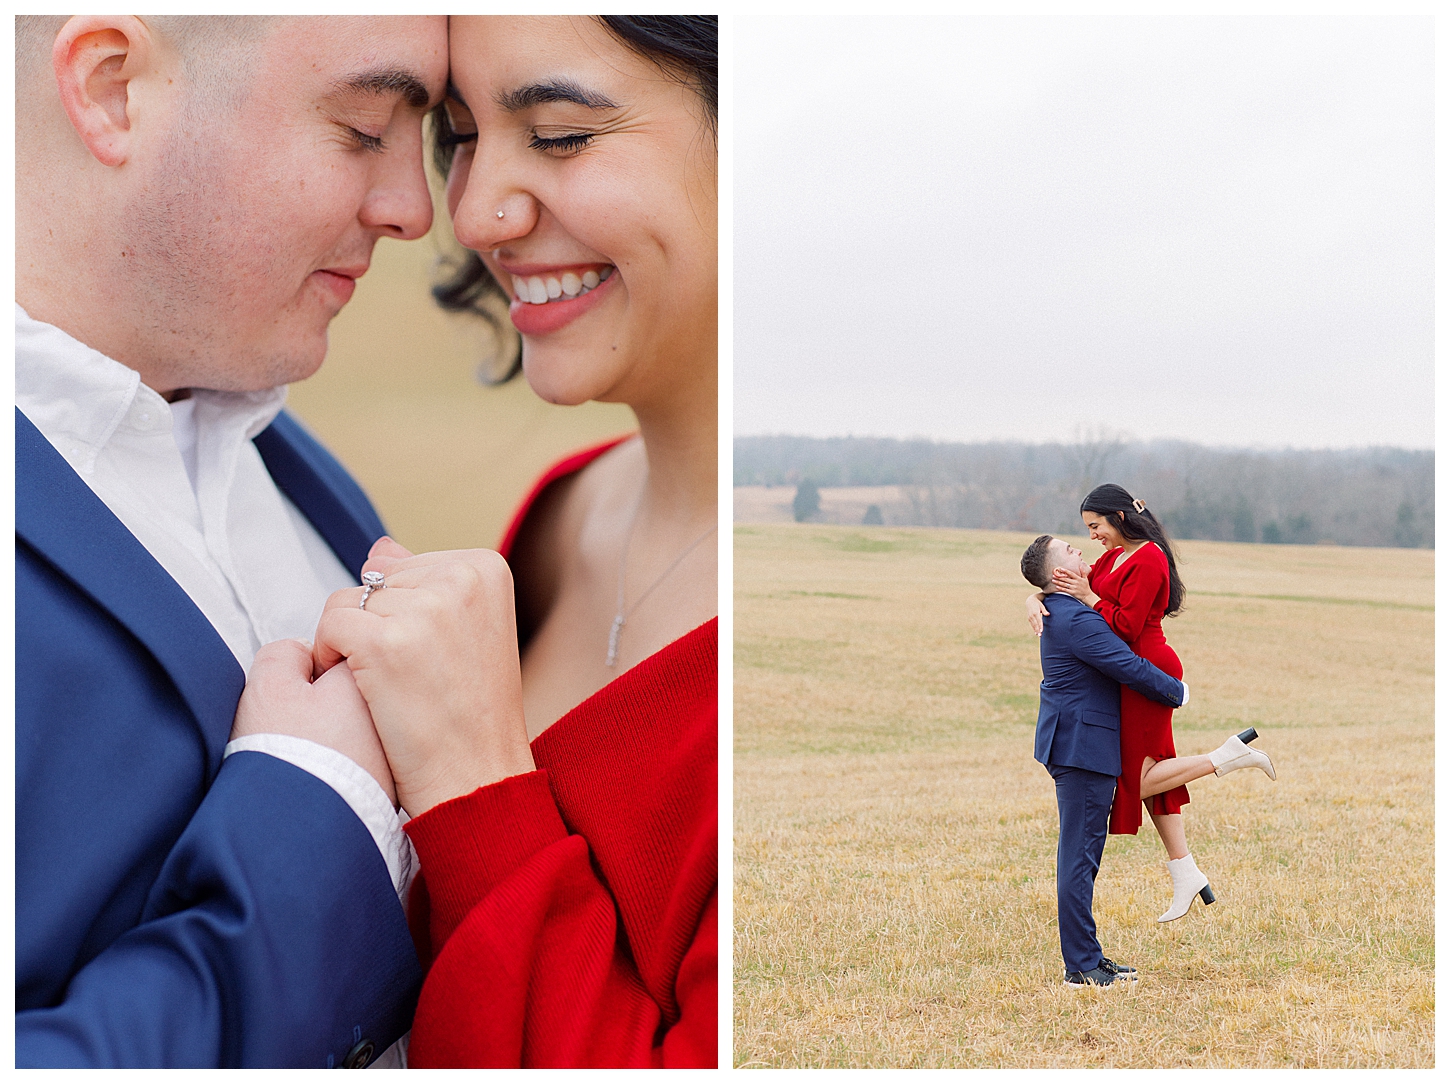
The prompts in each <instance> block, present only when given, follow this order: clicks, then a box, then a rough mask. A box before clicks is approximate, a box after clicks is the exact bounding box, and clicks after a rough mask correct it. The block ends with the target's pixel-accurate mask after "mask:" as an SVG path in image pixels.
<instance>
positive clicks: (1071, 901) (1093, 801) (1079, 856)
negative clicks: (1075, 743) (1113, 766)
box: [1047, 764, 1118, 971]
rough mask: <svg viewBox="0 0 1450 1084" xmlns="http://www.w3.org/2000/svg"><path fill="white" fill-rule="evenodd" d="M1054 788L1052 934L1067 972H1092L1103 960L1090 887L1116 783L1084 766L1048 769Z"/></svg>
mask: <svg viewBox="0 0 1450 1084" xmlns="http://www.w3.org/2000/svg"><path fill="white" fill-rule="evenodd" d="M1047 771H1048V772H1049V774H1051V776H1052V780H1053V782H1054V783H1056V784H1057V820H1058V834H1057V934H1058V939H1059V940H1060V941H1061V942H1062V964H1063V967H1065V968H1066V969H1067V970H1068V971H1091V970H1092V969H1093V968H1095V967H1097V966H1098V961H1099V960H1101V959H1102V958H1103V949H1102V946H1101V945H1100V944H1098V928H1097V923H1095V922H1094V921H1093V883H1094V882H1095V881H1096V880H1097V876H1098V866H1099V865H1101V863H1102V860H1103V844H1104V843H1105V842H1107V838H1108V811H1109V810H1110V809H1111V808H1112V805H1113V788H1114V787H1116V786H1117V783H1118V781H1117V779H1116V778H1115V777H1114V776H1111V775H1103V774H1102V773H1101V772H1090V771H1088V770H1087V769H1086V768H1068V767H1066V766H1064V765H1060V764H1049V765H1047Z"/></svg>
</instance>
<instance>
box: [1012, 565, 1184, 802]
mask: <svg viewBox="0 0 1450 1084" xmlns="http://www.w3.org/2000/svg"><path fill="white" fill-rule="evenodd" d="M1044 605H1046V607H1047V612H1048V613H1049V614H1050V615H1051V616H1049V617H1047V618H1044V619H1043V622H1042V639H1041V646H1042V691H1041V694H1040V695H1041V700H1040V702H1039V706H1038V709H1037V741H1036V747H1035V748H1034V750H1033V756H1035V757H1036V758H1037V761H1038V762H1039V763H1041V764H1058V765H1063V766H1065V767H1069V768H1086V769H1087V770H1088V771H1092V772H1101V773H1102V774H1103V775H1118V774H1119V773H1120V772H1121V770H1122V756H1121V753H1120V752H1119V748H1118V727H1119V724H1120V721H1121V713H1120V709H1119V703H1120V699H1121V686H1123V685H1126V686H1128V688H1130V689H1132V690H1134V691H1135V692H1139V693H1142V694H1143V695H1144V696H1146V697H1148V698H1149V699H1150V700H1157V701H1158V702H1159V703H1161V704H1170V705H1172V706H1173V707H1175V708H1176V707H1178V706H1179V705H1180V704H1182V703H1183V682H1181V681H1179V680H1178V679H1177V678H1175V677H1169V676H1168V675H1167V674H1165V673H1164V672H1163V671H1162V670H1159V669H1158V667H1156V666H1154V665H1153V664H1152V663H1151V662H1148V661H1147V660H1146V659H1140V658H1139V657H1138V656H1137V655H1134V654H1133V652H1132V649H1131V648H1129V647H1128V645H1127V644H1126V643H1124V642H1123V641H1122V640H1121V639H1120V638H1119V637H1118V634H1117V633H1115V632H1114V631H1113V630H1112V628H1111V627H1110V626H1109V625H1108V623H1107V621H1105V620H1104V619H1103V616H1102V614H1100V613H1098V612H1097V611H1096V610H1094V609H1093V608H1092V607H1090V606H1088V605H1086V604H1084V603H1082V602H1080V601H1078V600H1077V599H1075V598H1073V597H1072V596H1071V595H1065V594H1062V593H1061V592H1056V591H1055V592H1052V593H1050V594H1048V595H1046V596H1045V599H1044Z"/></svg>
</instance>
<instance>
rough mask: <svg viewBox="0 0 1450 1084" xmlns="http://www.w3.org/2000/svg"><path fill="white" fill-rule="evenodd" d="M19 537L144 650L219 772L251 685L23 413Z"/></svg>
mask: <svg viewBox="0 0 1450 1084" xmlns="http://www.w3.org/2000/svg"><path fill="white" fill-rule="evenodd" d="M15 533H16V535H17V537H19V538H21V539H23V540H24V541H25V542H27V543H28V544H29V545H30V546H31V547H33V548H34V549H35V550H36V551H37V552H38V553H39V554H40V555H41V556H42V557H44V558H45V559H46V560H47V561H49V562H50V563H51V565H53V566H54V567H55V568H56V569H57V570H58V571H60V572H61V573H62V574H63V575H65V576H66V577H68V578H69V579H70V580H71V581H72V582H73V583H75V584H76V586H77V587H79V588H80V589H81V590H82V591H84V592H85V593H86V594H87V595H89V596H90V597H91V598H92V599H93V600H94V601H95V602H96V604H97V605H99V606H100V607H102V608H103V609H105V610H106V611H107V612H108V613H110V614H111V616H112V617H114V618H115V619H116V620H117V621H118V622H120V623H121V625H122V626H124V627H125V628H126V630H127V631H129V632H130V633H131V634H132V635H133V636H135V637H136V639H138V640H139V641H141V643H142V644H144V645H145V646H146V648H147V650H149V651H150V652H151V654H152V655H153V656H155V658H156V660H157V662H159V663H160V664H161V666H162V668H163V669H165V671H166V673H167V674H168V676H170V678H171V680H172V682H173V683H174V684H175V685H176V688H177V690H178V691H179V692H180V693H181V696H182V699H183V700H185V701H186V705H187V707H189V708H190V709H191V711H192V714H194V715H195V716H196V719H197V722H198V723H199V724H200V726H201V731H202V735H203V737H204V739H205V741H206V747H207V752H208V753H209V754H210V756H209V758H208V770H209V772H214V771H215V770H216V769H217V767H218V766H220V764H221V757H222V750H223V748H224V747H225V746H226V743H227V738H228V736H229V735H230V734H231V729H232V717H233V716H234V715H235V714H236V710H237V700H238V698H240V697H241V695H242V686H243V685H244V684H245V681H246V675H244V674H243V673H242V668H241V666H240V665H238V663H237V660H236V656H234V655H233V654H232V653H231V650H230V649H229V648H228V647H227V645H226V643H225V642H224V641H223V640H222V638H221V637H220V636H219V635H217V631H216V630H215V629H214V628H212V626H211V622H210V621H208V620H207V619H206V617H205V616H204V615H203V614H202V612H201V611H200V610H199V609H197V607H196V604H195V603H194V602H192V601H191V598H190V597H189V596H188V595H187V593H186V592H185V591H183V590H182V589H181V587H180V585H178V584H177V582H176V581H175V580H173V579H172V578H171V576H170V575H169V574H168V573H167V572H166V570H165V569H164V568H162V567H161V565H160V564H159V563H158V562H157V561H156V558H154V557H152V556H151V554H150V553H149V552H147V550H146V548H145V547H144V546H142V545H141V543H140V542H138V541H137V540H136V537H135V536H134V535H133V534H131V532H130V531H128V530H127V529H126V527H125V525H124V524H123V523H121V521H120V520H119V519H117V518H116V516H115V515H114V513H112V512H111V510H110V509H109V508H107V507H106V505H105V503H104V502H103V501H102V500H101V499H100V498H99V497H97V496H96V495H95V493H93V492H92V491H91V488H90V487H89V486H88V485H86V484H85V482H83V481H81V479H80V476H79V475H77V474H76V472H75V471H74V470H72V469H71V466H70V464H69V463H67V462H66V461H65V459H64V458H62V456H61V455H60V453H59V452H57V451H56V450H55V449H54V448H53V447H51V444H50V442H49V441H48V440H46V439H45V437H44V436H42V435H41V433H40V431H39V430H38V429H36V428H35V426H34V425H33V424H31V421H30V419H29V418H27V417H26V416H25V415H24V414H23V413H21V411H20V410H19V409H18V408H17V409H16V411H15Z"/></svg>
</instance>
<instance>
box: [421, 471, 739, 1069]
mask: <svg viewBox="0 0 1450 1084" xmlns="http://www.w3.org/2000/svg"><path fill="white" fill-rule="evenodd" d="M614 443H616V442H610V444H607V445H604V446H602V447H599V448H594V449H590V450H589V451H588V452H586V453H581V454H580V455H577V456H574V457H571V458H570V459H568V460H565V461H564V462H562V463H560V464H559V465H558V466H556V467H555V468H554V469H553V470H552V471H550V472H549V473H548V474H546V475H545V476H544V478H543V479H541V480H540V483H539V485H538V486H537V487H536V488H535V490H534V492H533V493H532V494H531V495H530V497H529V499H528V500H527V501H526V502H525V503H524V505H523V507H522V508H521V509H520V510H519V512H518V514H517V515H516V516H515V519H514V523H513V525H512V526H511V527H510V528H509V532H508V534H507V535H506V536H505V542H504V547H503V551H504V555H505V556H508V549H509V548H511V544H512V542H513V540H514V538H515V537H516V535H517V532H518V527H519V525H520V524H521V523H522V522H523V519H524V517H525V516H526V515H527V514H528V511H529V509H530V507H531V506H532V505H533V503H534V501H535V500H537V498H538V497H539V495H540V494H541V493H542V492H543V490H544V488H545V487H546V486H547V485H548V484H549V483H550V482H552V481H553V480H555V479H556V478H559V477H562V476H563V475H565V474H568V473H572V472H573V471H576V470H579V469H581V468H582V467H583V466H585V465H586V464H587V463H588V462H590V461H592V460H593V459H594V458H596V457H597V456H598V455H600V454H602V453H603V452H604V451H606V450H608V448H609V447H612V446H613V444H614ZM718 655H719V651H718V620H717V619H712V620H710V621H708V622H706V623H705V624H704V625H701V626H700V627H699V628H697V629H695V630H694V631H692V632H690V633H688V634H687V635H685V636H683V637H681V638H680V639H678V640H676V641H675V642H674V643H672V644H670V645H668V646H667V647H665V648H664V649H663V650H661V651H659V652H657V653H656V654H654V655H652V656H650V657H649V658H648V659H646V660H645V661H644V662H642V663H640V664H639V665H638V666H636V667H634V668H633V669H631V670H629V671H627V672H626V673H624V674H622V675H621V676H620V677H619V678H617V679H616V680H615V681H613V682H611V683H610V684H608V685H606V686H605V687H604V688H602V689H600V690H599V691H598V692H597V693H595V694H594V695H593V696H591V697H590V698H589V699H587V700H585V701H584V702H583V703H582V704H580V705H578V706H577V707H576V708H574V709H573V710H572V711H570V712H569V713H568V714H567V715H565V716H564V717H563V718H562V719H560V720H559V721H558V722H556V723H555V724H554V725H553V726H551V727H549V729H547V730H545V731H544V732H543V733H542V734H540V735H539V737H538V738H536V739H535V740H534V742H533V745H532V749H533V754H534V763H535V764H536V765H538V770H537V771H534V772H531V773H529V774H528V775H521V776H514V777H512V778H509V779H504V780H500V781H499V782H497V783H494V784H492V785H490V786H486V787H480V788H479V789H478V790H476V791H474V792H473V793H472V794H468V795H464V796H462V797H459V798H455V799H453V800H452V801H448V802H444V803H442V804H441V805H438V806H435V807H434V808H433V809H430V810H428V811H427V812H425V813H423V814H422V815H421V816H419V817H416V818H414V819H413V820H412V821H410V822H409V823H408V824H407V825H406V829H405V830H406V831H407V833H408V835H409V837H410V838H411V839H412V841H413V845H414V847H415V848H416V849H417V852H418V858H419V866H420V870H421V872H420V874H419V876H418V879H417V880H416V881H415V882H414V889H413V895H412V897H411V900H410V907H409V919H410V922H411V923H412V925H413V932H414V938H415V940H417V942H418V946H419V953H420V955H421V956H422V958H423V961H424V964H425V966H427V967H428V974H427V978H426V980H425V981H424V983H423V991H422V995H421V996H420V998H419V1000H418V1011H417V1015H416V1017H415V1018H414V1021H413V1033H412V1039H411V1042H410V1045H409V1048H408V1063H409V1064H410V1065H412V1066H417V1067H420V1068H426V1067H511V1066H515V1067H516V1066H525V1067H527V1066H610V1067H637V1066H638V1067H643V1066H697V1067H709V1068H713V1067H715V1066H716V1064H717V1051H716V1035H717V1026H718V1025H717V1015H716V1006H717V1002H718V974H717V959H718V935H717V919H716V914H717V907H718V877H719V872H718V864H717V818H718V811H717V806H716V733H717V726H718V714H717V699H716V689H717V685H718V669H717V665H718Z"/></svg>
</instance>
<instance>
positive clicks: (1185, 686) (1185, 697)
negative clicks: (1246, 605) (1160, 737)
mask: <svg viewBox="0 0 1450 1084" xmlns="http://www.w3.org/2000/svg"><path fill="white" fill-rule="evenodd" d="M1178 684H1180V685H1182V686H1183V703H1182V704H1179V705H1178V706H1179V707H1180V708H1181V707H1183V704H1186V703H1188V682H1186V681H1184V680H1183V679H1182V678H1179V679H1178ZM378 789H380V790H381V789H382V788H381V787H380V788H378Z"/></svg>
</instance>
